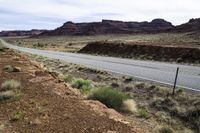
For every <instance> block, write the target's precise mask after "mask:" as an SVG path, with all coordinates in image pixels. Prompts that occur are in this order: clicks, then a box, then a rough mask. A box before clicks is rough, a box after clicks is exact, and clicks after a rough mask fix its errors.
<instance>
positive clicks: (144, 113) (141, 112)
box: [138, 107, 149, 118]
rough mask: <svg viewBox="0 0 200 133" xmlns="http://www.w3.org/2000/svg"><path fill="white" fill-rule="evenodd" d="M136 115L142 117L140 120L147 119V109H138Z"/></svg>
mask: <svg viewBox="0 0 200 133" xmlns="http://www.w3.org/2000/svg"><path fill="white" fill-rule="evenodd" d="M138 114H139V116H140V117H142V118H148V117H149V114H148V111H147V109H146V108H144V107H141V108H139V110H138Z"/></svg>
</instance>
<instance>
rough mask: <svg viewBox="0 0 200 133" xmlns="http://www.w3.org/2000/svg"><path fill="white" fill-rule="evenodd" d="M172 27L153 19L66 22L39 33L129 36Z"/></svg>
mask: <svg viewBox="0 0 200 133" xmlns="http://www.w3.org/2000/svg"><path fill="white" fill-rule="evenodd" d="M173 27H174V26H173V25H172V24H171V23H170V22H167V21H165V20H164V19H154V20H152V21H151V22H146V21H145V22H123V21H114V20H102V22H92V23H73V22H66V23H64V24H63V26H61V27H59V28H57V29H55V30H51V31H46V32H43V33H41V34H40V35H41V36H59V35H96V34H130V33H157V32H164V31H166V30H169V29H171V28H173Z"/></svg>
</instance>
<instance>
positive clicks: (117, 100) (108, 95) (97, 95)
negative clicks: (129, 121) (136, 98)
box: [88, 87, 128, 110]
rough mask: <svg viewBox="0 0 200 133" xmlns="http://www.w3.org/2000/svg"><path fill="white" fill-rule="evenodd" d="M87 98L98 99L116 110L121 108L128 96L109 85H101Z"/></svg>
mask: <svg viewBox="0 0 200 133" xmlns="http://www.w3.org/2000/svg"><path fill="white" fill-rule="evenodd" d="M88 98H89V99H92V100H98V101H100V102H101V103H103V104H105V105H106V106H107V107H110V108H114V109H116V110H122V106H123V102H124V101H125V100H127V99H128V96H127V95H126V94H124V93H122V92H120V91H118V90H114V89H112V88H111V87H102V88H98V89H95V90H93V91H92V92H91V93H90V95H89V96H88Z"/></svg>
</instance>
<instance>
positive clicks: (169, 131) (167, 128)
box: [159, 127, 174, 133]
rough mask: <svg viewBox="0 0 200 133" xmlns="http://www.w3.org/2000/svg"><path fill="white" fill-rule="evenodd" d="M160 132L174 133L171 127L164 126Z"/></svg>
mask: <svg viewBox="0 0 200 133" xmlns="http://www.w3.org/2000/svg"><path fill="white" fill-rule="evenodd" d="M159 133H174V131H173V130H172V129H171V128H170V127H162V128H160V129H159Z"/></svg>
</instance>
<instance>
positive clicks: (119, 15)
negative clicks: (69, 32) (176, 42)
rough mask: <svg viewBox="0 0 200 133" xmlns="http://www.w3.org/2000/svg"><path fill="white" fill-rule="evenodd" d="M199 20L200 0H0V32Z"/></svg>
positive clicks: (175, 22) (176, 22) (175, 23)
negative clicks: (113, 22)
mask: <svg viewBox="0 0 200 133" xmlns="http://www.w3.org/2000/svg"><path fill="white" fill-rule="evenodd" d="M198 17H200V0H0V31H1V30H13V29H15V30H19V29H22V30H24V29H54V28H56V27H58V26H61V25H62V23H64V22H66V21H74V22H92V21H101V20H102V19H113V20H124V21H151V20H152V19H154V18H164V19H166V20H168V21H170V22H172V23H173V24H174V25H178V24H181V23H185V22H187V21H188V20H189V19H190V18H198Z"/></svg>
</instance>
